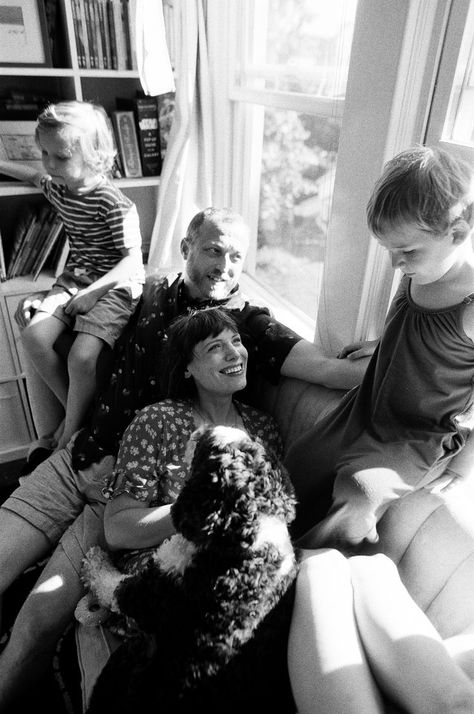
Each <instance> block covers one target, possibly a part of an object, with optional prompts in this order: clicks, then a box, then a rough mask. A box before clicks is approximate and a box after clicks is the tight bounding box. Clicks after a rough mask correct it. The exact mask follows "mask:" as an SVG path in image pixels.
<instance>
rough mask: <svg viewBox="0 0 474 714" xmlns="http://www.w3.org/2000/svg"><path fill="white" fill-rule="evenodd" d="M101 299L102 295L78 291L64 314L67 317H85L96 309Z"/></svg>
mask: <svg viewBox="0 0 474 714" xmlns="http://www.w3.org/2000/svg"><path fill="white" fill-rule="evenodd" d="M99 297H100V295H98V294H97V293H94V292H93V291H87V290H86V289H84V290H78V291H77V293H76V294H75V295H74V297H72V298H71V299H70V300H69V302H68V304H67V305H66V307H65V308H64V312H65V313H66V314H67V315H85V314H86V313H87V312H89V310H91V309H92V308H93V307H94V305H95V304H96V302H97V300H98V299H99Z"/></svg>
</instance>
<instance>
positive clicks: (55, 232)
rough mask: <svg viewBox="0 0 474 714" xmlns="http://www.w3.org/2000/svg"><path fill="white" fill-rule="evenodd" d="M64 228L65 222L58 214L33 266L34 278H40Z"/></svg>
mask: <svg viewBox="0 0 474 714" xmlns="http://www.w3.org/2000/svg"><path fill="white" fill-rule="evenodd" d="M62 229H63V223H62V221H61V219H60V218H59V217H58V216H56V217H55V218H54V220H53V222H52V224H51V227H50V230H49V232H48V235H47V236H46V238H45V240H44V242H43V245H42V246H41V251H40V252H39V254H38V256H37V259H36V261H35V264H34V266H33V268H32V273H33V280H37V279H38V276H39V274H40V273H41V270H42V268H43V266H44V264H45V262H46V260H47V258H48V255H49V254H50V253H51V251H52V249H53V247H54V244H55V243H56V241H57V239H58V238H59V235H60V233H61V231H62Z"/></svg>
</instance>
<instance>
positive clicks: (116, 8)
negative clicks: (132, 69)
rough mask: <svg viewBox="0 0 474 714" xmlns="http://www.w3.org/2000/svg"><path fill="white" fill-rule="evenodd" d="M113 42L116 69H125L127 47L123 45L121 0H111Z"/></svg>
mask: <svg viewBox="0 0 474 714" xmlns="http://www.w3.org/2000/svg"><path fill="white" fill-rule="evenodd" d="M112 8H113V16H114V28H115V44H116V47H117V69H118V70H122V69H127V48H126V46H125V35H124V30H123V19H122V0H112Z"/></svg>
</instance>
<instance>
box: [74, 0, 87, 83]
mask: <svg viewBox="0 0 474 714" xmlns="http://www.w3.org/2000/svg"><path fill="white" fill-rule="evenodd" d="M71 12H72V23H73V26H74V37H75V39H76V52H77V64H78V65H79V67H80V68H81V69H83V68H84V67H85V66H86V65H85V56H84V44H83V41H82V36H81V31H80V28H79V23H80V18H79V13H78V3H77V0H72V2H71Z"/></svg>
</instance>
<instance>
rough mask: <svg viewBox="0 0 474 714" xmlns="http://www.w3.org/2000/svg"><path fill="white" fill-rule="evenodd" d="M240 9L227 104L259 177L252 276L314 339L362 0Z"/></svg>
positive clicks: (272, 1)
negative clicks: (240, 108)
mask: <svg viewBox="0 0 474 714" xmlns="http://www.w3.org/2000/svg"><path fill="white" fill-rule="evenodd" d="M243 7H244V12H243V22H242V35H243V42H242V43H241V44H240V43H239V44H238V45H237V47H238V50H239V55H238V57H237V61H236V65H235V67H236V69H235V75H234V85H233V87H232V89H231V98H232V99H233V100H234V101H240V102H245V103H246V105H247V112H248V122H247V126H248V127H249V128H248V133H247V137H246V138H244V140H243V141H244V145H252V147H254V150H253V152H252V157H253V162H254V171H255V172H256V174H257V176H256V181H255V187H256V189H257V190H255V192H254V195H253V200H252V205H251V206H250V207H249V209H250V213H251V215H252V216H253V223H254V226H255V225H256V231H257V244H256V250H255V251H254V254H253V260H251V261H250V264H249V265H247V270H248V271H249V272H250V273H251V274H252V275H253V276H254V277H255V278H256V279H257V280H258V281H260V282H261V283H263V284H264V285H265V286H266V287H267V288H269V289H270V290H273V291H274V292H275V293H278V296H279V298H280V299H282V300H283V301H286V302H287V303H288V304H289V305H290V306H291V307H292V308H293V313H294V314H295V313H301V316H302V318H303V320H304V319H306V322H307V323H308V324H311V329H310V332H311V333H314V323H315V316H316V313H317V307H318V300H319V293H320V288H321V282H322V274H323V265H324V257H325V250H326V240H327V228H328V222H329V215H330V210H331V201H332V195H333V188H334V176H335V168H336V160H337V151H338V144H339V137H340V132H341V117H342V113H343V109H344V94H345V87H346V82H347V73H348V67H349V57H350V48H351V40H352V33H353V28H354V20H355V11H356V7H357V0H333V1H332V2H331V3H330V4H328V3H327V1H326V0H304V1H302V0H267V2H263V1H261V0H259V2H247V3H245V4H244V6H243ZM242 47H244V48H245V49H244V52H243V53H242ZM250 135H251V137H252V138H251V140H250V141H249V136H250Z"/></svg>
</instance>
